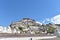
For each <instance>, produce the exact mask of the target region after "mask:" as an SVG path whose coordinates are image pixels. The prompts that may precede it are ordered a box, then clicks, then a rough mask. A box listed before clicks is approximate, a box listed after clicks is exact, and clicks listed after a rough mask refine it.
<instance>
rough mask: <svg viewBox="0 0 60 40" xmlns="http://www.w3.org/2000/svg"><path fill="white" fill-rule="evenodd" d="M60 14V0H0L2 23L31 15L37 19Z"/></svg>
mask: <svg viewBox="0 0 60 40" xmlns="http://www.w3.org/2000/svg"><path fill="white" fill-rule="evenodd" d="M58 14H60V0H0V25H2V26H8V25H10V24H11V22H14V21H17V20H21V19H22V18H25V17H29V18H32V19H35V20H36V21H40V22H41V21H42V20H44V19H45V18H51V17H53V16H55V15H58Z"/></svg>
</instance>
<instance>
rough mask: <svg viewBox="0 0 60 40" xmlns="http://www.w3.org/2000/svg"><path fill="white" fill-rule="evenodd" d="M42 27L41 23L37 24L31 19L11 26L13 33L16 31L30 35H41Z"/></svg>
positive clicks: (24, 19) (25, 19)
mask: <svg viewBox="0 0 60 40" xmlns="http://www.w3.org/2000/svg"><path fill="white" fill-rule="evenodd" d="M40 26H41V25H40V24H39V23H36V21H35V20H33V19H30V18H23V19H22V20H21V21H17V22H14V23H12V24H11V25H10V27H11V30H12V31H14V29H15V30H16V31H17V32H18V31H19V32H20V33H29V34H35V33H39V32H40V30H39V28H40Z"/></svg>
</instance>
